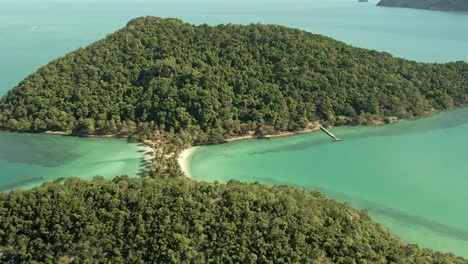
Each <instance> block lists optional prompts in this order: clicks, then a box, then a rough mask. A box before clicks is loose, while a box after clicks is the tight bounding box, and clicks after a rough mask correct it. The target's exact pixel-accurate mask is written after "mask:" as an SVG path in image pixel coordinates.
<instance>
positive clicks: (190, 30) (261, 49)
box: [0, 17, 468, 143]
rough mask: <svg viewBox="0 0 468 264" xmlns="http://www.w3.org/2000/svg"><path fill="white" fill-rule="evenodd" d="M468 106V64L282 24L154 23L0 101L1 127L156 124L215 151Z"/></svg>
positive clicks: (143, 21)
mask: <svg viewBox="0 0 468 264" xmlns="http://www.w3.org/2000/svg"><path fill="white" fill-rule="evenodd" d="M467 99H468V64H466V63H464V62H457V63H448V64H423V63H416V62H412V61H407V60H404V59H399V58H394V57H392V56H391V55H389V54H387V53H382V52H376V51H371V50H366V49H359V48H354V47H351V46H349V45H346V44H344V43H341V42H338V41H335V40H333V39H330V38H328V37H324V36H320V35H314V34H311V33H307V32H304V31H301V30H296V29H291V28H286V27H282V26H276V25H260V24H252V25H248V26H241V25H231V24H228V25H219V26H208V25H199V26H194V25H190V24H186V23H183V22H182V21H180V20H177V19H161V18H155V17H146V18H138V19H134V20H132V21H131V22H129V23H128V25H127V26H126V27H125V28H123V29H121V30H119V31H117V32H115V33H113V34H110V35H109V36H108V37H106V38H105V39H103V40H101V41H98V42H96V43H94V44H92V45H90V46H88V47H86V48H84V49H78V50H76V51H74V52H72V53H69V54H67V55H66V56H64V57H62V58H59V59H57V60H54V61H52V62H51V63H49V64H48V65H46V66H44V67H41V68H40V69H39V70H37V71H36V72H35V73H33V74H31V75H30V76H28V77H27V78H26V79H25V80H24V81H22V82H21V83H20V84H19V85H18V86H17V87H15V88H14V89H12V90H11V91H9V92H8V93H7V95H5V96H4V97H3V98H2V99H1V102H0V127H1V128H3V129H8V130H13V131H35V132H41V131H45V130H63V131H69V132H72V131H73V132H74V133H88V134H103V133H120V134H131V133H133V132H134V131H135V130H136V127H137V126H141V125H142V124H145V125H147V124H150V125H151V127H157V128H163V129H164V130H171V129H173V130H174V131H175V132H180V131H185V130H190V131H191V132H190V134H191V135H194V136H193V137H194V138H193V140H194V141H195V142H200V143H205V142H207V141H216V140H219V139H222V138H225V137H230V136H232V135H238V134H243V133H245V132H246V131H252V130H253V131H257V132H258V133H273V132H276V131H285V130H296V129H300V128H304V127H306V126H307V125H308V124H309V123H310V122H313V121H317V120H323V121H325V122H328V123H329V124H336V125H339V124H345V123H347V124H360V123H366V122H368V121H370V120H384V119H386V118H387V117H393V116H395V117H398V118H407V117H412V116H416V115H420V114H423V113H424V112H426V111H430V110H433V109H447V108H452V107H455V106H460V105H464V104H466V103H467ZM149 122H150V123H149Z"/></svg>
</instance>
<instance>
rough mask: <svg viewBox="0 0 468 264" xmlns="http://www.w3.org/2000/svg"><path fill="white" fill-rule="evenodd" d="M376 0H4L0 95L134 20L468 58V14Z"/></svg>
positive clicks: (441, 58)
mask: <svg viewBox="0 0 468 264" xmlns="http://www.w3.org/2000/svg"><path fill="white" fill-rule="evenodd" d="M376 2H377V1H376V0H370V1H369V3H358V2H357V0H288V1H286V0H268V1H267V0H253V1H252V0H249V1H247V0H238V1H229V0H224V1H223V0H201V1H191V0H173V1H169V0H163V1H161V0H134V1H133V0H132V1H130V0H127V1H123V0H116V1H110V0H100V1H91V0H80V1H59V0H0V36H1V38H0V94H3V93H5V92H6V91H7V90H9V89H10V88H11V87H13V86H14V85H16V84H17V83H18V82H19V81H20V80H22V79H23V78H24V77H25V76H26V75H28V74H29V73H31V72H32V71H34V70H35V69H36V68H37V67H39V66H41V65H43V64H46V63H47V62H49V61H50V60H52V59H54V58H56V57H59V56H62V55H64V54H65V53H67V52H70V51H73V50H74V49H76V48H79V47H84V46H86V45H87V44H89V43H92V42H94V41H96V40H97V39H100V38H103V37H105V36H106V35H107V34H108V33H110V32H112V31H114V30H117V29H119V28H121V27H123V26H124V25H125V24H126V23H127V22H128V21H129V20H130V19H131V18H134V17H139V16H145V15H152V16H161V17H177V18H181V19H183V20H185V21H187V22H191V23H208V24H218V23H230V22H231V23H240V24H246V23H257V22H262V23H272V24H282V25H286V26H291V27H296V28H301V29H305V30H308V31H311V32H315V33H320V34H324V35H327V36H331V37H334V38H337V39H339V40H342V41H345V42H346V43H350V44H353V45H356V46H360V47H365V48H371V49H377V50H381V51H387V52H390V53H392V54H395V55H397V56H401V57H406V58H410V59H414V60H418V61H430V62H435V61H437V62H446V61H454V60H468V52H466V49H467V48H466V47H467V43H468V34H466V25H468V13H449V12H436V11H427V10H412V9H399V8H385V7H377V6H375V3H376Z"/></svg>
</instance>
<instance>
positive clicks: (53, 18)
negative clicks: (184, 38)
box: [0, 0, 468, 256]
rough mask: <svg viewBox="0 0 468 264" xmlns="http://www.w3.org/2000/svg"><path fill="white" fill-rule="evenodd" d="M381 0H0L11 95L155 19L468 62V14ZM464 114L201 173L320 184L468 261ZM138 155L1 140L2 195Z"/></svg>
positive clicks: (213, 161)
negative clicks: (297, 33) (300, 32)
mask: <svg viewBox="0 0 468 264" xmlns="http://www.w3.org/2000/svg"><path fill="white" fill-rule="evenodd" d="M376 2H377V0H370V1H369V3H358V2H357V0H288V1H286V0H268V1H267V0H249V1H247V0H239V1H229V0H201V1H192V0H132V1H131V0H113V1H111V0H101V1H94V0H79V1H75V0H0V95H2V94H4V93H6V92H7V91H8V90H9V89H11V88H12V87H14V86H15V85H16V84H17V83H18V82H19V81H21V80H22V79H23V78H24V77H26V76H27V75H28V74H30V73H32V72H33V71H34V70H36V69H37V68H38V67H40V66H41V65H45V64H46V63H47V62H49V61H50V60H52V59H54V58H57V57H59V56H62V55H64V54H66V53H67V52H71V51H73V50H75V49H77V48H79V47H85V46H86V45H87V44H90V43H92V42H94V41H96V40H98V39H101V38H103V37H105V36H106V35H107V34H109V33H111V32H113V31H115V30H117V29H119V28H121V27H123V26H125V24H126V23H127V22H128V21H129V20H130V19H132V18H134V17H139V16H146V15H151V16H160V17H177V18H180V19H183V20H185V21H187V22H189V23H195V24H199V23H208V24H219V23H239V24H248V23H257V22H261V23H269V24H282V25H286V26H290V27H295V28H301V29H304V30H307V31H310V32H314V33H318V34H323V35H327V36H330V37H333V38H336V39H338V40H341V41H344V42H346V43H349V44H352V45H354V46H358V47H363V48H369V49H375V50H379V51H386V52H390V53H392V54H394V55H396V56H399V57H404V58H408V59H411V60H417V61H421V62H447V61H456V60H465V61H466V60H468V52H467V51H468V34H466V25H468V13H457V12H437V11H426V10H412V9H399V8H383V7H376V6H375V4H376ZM460 111H461V112H453V113H444V114H442V115H438V116H435V117H434V118H435V119H427V120H426V119H425V120H421V121H409V122H404V123H401V124H397V125H393V126H388V127H383V128H380V127H379V128H363V127H359V128H338V129H334V131H336V132H337V133H339V135H340V136H342V137H344V138H345V141H343V142H340V143H337V144H332V143H331V142H329V141H328V139H327V138H325V137H324V136H323V135H321V134H318V133H315V134H310V135H303V136H297V137H291V138H287V139H275V140H268V141H266V140H265V141H248V142H241V143H233V144H229V145H222V146H213V147H208V148H202V149H200V151H197V152H196V153H195V155H194V156H193V162H192V163H191V166H192V169H193V175H194V178H195V179H197V180H205V181H214V180H218V181H226V180H228V179H231V178H236V179H239V180H245V181H261V182H264V183H270V184H284V183H287V184H292V185H297V186H301V187H306V188H313V189H314V188H319V189H320V190H322V191H324V192H326V193H328V194H329V195H330V196H332V197H334V198H336V199H338V200H341V201H345V202H348V203H351V204H352V205H354V206H356V207H359V208H367V209H368V210H369V212H370V213H371V215H372V216H373V218H374V219H376V220H377V221H379V222H380V223H382V224H384V225H385V226H387V227H388V228H390V229H391V230H392V231H394V232H395V233H396V234H397V235H399V236H401V237H402V238H404V239H405V240H407V241H410V242H416V243H419V244H421V245H423V246H427V247H431V248H435V249H439V250H443V251H452V252H455V253H457V254H459V255H463V256H468V253H467V251H468V250H467V249H468V244H467V242H466V241H467V236H468V235H467V230H466V228H467V227H465V226H464V225H463V223H468V221H467V220H468V219H467V217H466V212H467V211H468V210H466V209H468V208H466V205H465V203H466V201H467V199H466V198H467V197H466V196H463V189H464V188H466V187H468V183H467V181H466V180H464V178H463V175H467V174H468V173H467V169H466V166H467V165H465V163H466V162H465V161H464V159H463V157H466V156H467V154H468V153H467V151H465V148H466V146H467V142H466V140H465V135H466V134H467V133H466V132H467V131H466V130H467V129H468V128H467V127H466V126H467V124H468V122H467V120H465V118H464V116H467V113H466V112H463V110H460ZM452 118H454V119H455V121H453V122H452V121H450V120H452ZM431 120H432V121H431ZM447 120H448V121H447ZM447 122H449V123H447ZM452 124H455V125H452ZM138 151H141V148H139V147H138V146H136V145H132V144H127V143H125V142H124V141H121V140H107V139H78V138H70V137H60V136H48V135H30V134H9V133H0V189H1V188H3V189H4V190H7V189H9V188H11V187H12V186H16V187H23V188H26V187H30V186H31V185H37V184H40V182H43V181H47V180H52V179H55V178H57V177H62V176H71V175H74V176H79V177H83V178H90V177H92V176H94V175H96V174H101V175H104V176H106V177H107V178H110V177H112V176H114V175H117V174H129V175H132V176H134V175H137V174H138V172H139V171H140V170H141V166H142V165H141V164H142V163H141V158H142V153H141V152H138ZM2 186H3V187H2ZM0 191H1V190H0Z"/></svg>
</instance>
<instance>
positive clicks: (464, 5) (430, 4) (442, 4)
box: [377, 0, 468, 11]
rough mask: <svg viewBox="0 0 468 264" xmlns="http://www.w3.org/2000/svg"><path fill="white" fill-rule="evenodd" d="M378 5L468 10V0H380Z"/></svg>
mask: <svg viewBox="0 0 468 264" xmlns="http://www.w3.org/2000/svg"><path fill="white" fill-rule="evenodd" d="M377 5H378V6H390V7H405V8H417V9H429V10H441V11H468V2H467V1H465V0H448V1H447V0H380V2H379V3H378V4H377Z"/></svg>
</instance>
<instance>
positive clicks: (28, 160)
mask: <svg viewBox="0 0 468 264" xmlns="http://www.w3.org/2000/svg"><path fill="white" fill-rule="evenodd" d="M0 136H1V137H0V148H1V150H2V151H0V160H5V161H7V162H10V163H23V164H33V165H39V166H44V167H58V166H61V165H63V164H66V163H70V162H73V161H74V160H76V159H78V158H79V157H80V155H79V154H77V153H75V152H74V151H73V145H69V146H68V147H67V146H66V145H64V146H62V145H60V144H57V141H56V140H57V138H56V137H52V136H48V135H40V134H17V133H7V132H0Z"/></svg>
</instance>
